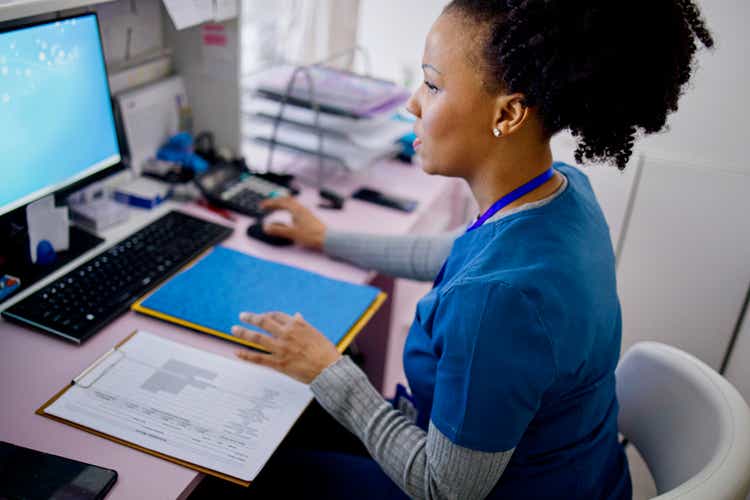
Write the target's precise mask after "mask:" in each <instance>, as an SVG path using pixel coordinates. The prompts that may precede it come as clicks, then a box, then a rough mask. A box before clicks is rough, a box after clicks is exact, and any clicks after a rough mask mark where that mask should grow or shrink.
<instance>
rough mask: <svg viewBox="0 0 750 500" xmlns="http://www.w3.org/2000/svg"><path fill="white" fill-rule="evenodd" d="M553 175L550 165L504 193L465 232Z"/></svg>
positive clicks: (479, 224) (553, 170)
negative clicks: (527, 180) (542, 171)
mask: <svg viewBox="0 0 750 500" xmlns="http://www.w3.org/2000/svg"><path fill="white" fill-rule="evenodd" d="M553 175H555V169H553V168H552V167H550V168H549V169H547V170H546V171H545V172H544V173H542V174H540V175H538V176H536V177H534V178H533V179H531V180H530V181H529V182H527V183H526V184H523V185H521V186H519V187H517V188H516V189H514V190H513V191H511V192H510V193H508V194H506V195H505V196H503V197H502V198H500V199H499V200H497V201H496V202H495V203H493V204H492V206H491V207H490V208H488V209H487V211H486V212H485V213H483V214H482V215H481V216H480V217H479V219H477V220H476V222H474V224H472V225H471V226H470V227H469V229H467V230H466V232H467V233H468V232H469V231H473V230H474V229H476V228H478V227H479V226H481V225H482V224H484V223H485V222H487V219H489V218H490V217H492V216H493V215H495V214H496V213H498V212H499V211H500V210H502V209H503V208H505V207H507V206H508V205H510V204H511V203H513V202H514V201H516V200H517V199H519V198H521V197H522V196H524V195H526V194H529V193H530V192H532V191H533V190H535V189H536V188H538V187H539V186H541V185H542V184H544V183H545V182H547V181H548V180H550V179H551V178H552V176H553Z"/></svg>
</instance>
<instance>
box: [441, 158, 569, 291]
mask: <svg viewBox="0 0 750 500" xmlns="http://www.w3.org/2000/svg"><path fill="white" fill-rule="evenodd" d="M553 175H555V169H553V168H552V167H550V168H549V169H548V170H546V171H545V172H544V173H543V174H541V175H538V176H536V177H534V178H533V179H531V180H530V181H529V182H527V183H526V184H523V185H522V186H520V187H517V188H516V189H514V190H513V191H511V192H510V193H508V194H506V195H505V196H503V197H502V198H500V199H499V200H497V201H496V202H495V203H493V204H492V206H491V207H490V208H489V209H487V211H486V212H485V213H483V214H482V215H481V216H480V217H479V218H478V219H477V221H476V222H474V224H472V225H471V226H470V227H469V229H467V230H466V232H467V233H468V232H469V231H472V230H474V229H476V228H478V227H479V226H481V225H482V224H484V223H485V222H487V219H489V218H490V217H492V216H493V215H495V214H496V213H498V212H499V211H500V210H502V209H503V208H505V207H507V206H508V205H510V204H511V203H513V202H514V201H516V200H517V199H519V198H520V197H522V196H523V195H525V194H528V193H530V192H532V191H533V190H535V189H536V188H538V187H539V186H541V185H542V184H544V183H545V182H547V181H548V180H550V179H551V178H552V176H553ZM445 266H446V263H443V267H441V268H440V272H438V275H437V277H436V278H435V282H434V283H433V284H432V286H433V288H434V287H436V286H437V285H438V284H439V283H440V282H441V281H443V275H445Z"/></svg>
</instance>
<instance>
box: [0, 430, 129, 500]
mask: <svg viewBox="0 0 750 500" xmlns="http://www.w3.org/2000/svg"><path fill="white" fill-rule="evenodd" d="M115 481H117V472H115V471H114V470H112V469H105V468H102V467H97V466H96V465H91V464H85V463H83V462H77V461H76V460H71V459H69V458H63V457H58V456H57V455H50V454H48V453H42V452H39V451H35V450H30V449H28V448H22V447H20V446H16V445H12V444H10V443H5V442H2V441H0V499H6V498H7V499H8V500H15V499H21V498H23V499H24V500H25V499H29V500H32V499H48V498H50V499H56V500H68V499H76V500H78V499H80V500H89V499H90V500H96V499H100V498H104V496H105V495H106V494H107V492H108V491H109V490H110V489H111V488H112V485H114V484H115Z"/></svg>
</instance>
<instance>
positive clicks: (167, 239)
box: [2, 211, 232, 344]
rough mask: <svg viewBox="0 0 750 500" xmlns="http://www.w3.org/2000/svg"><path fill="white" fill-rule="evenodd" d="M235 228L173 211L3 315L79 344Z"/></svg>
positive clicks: (8, 318) (10, 308) (17, 304)
mask: <svg viewBox="0 0 750 500" xmlns="http://www.w3.org/2000/svg"><path fill="white" fill-rule="evenodd" d="M231 233H232V229H231V228H228V227H226V226H222V225H219V224H214V223H213V222H208V221H205V220H202V219H198V218H196V217H192V216H190V215H186V214H184V213H182V212H175V211H172V212H169V213H167V214H166V215H164V216H163V217H161V218H159V219H157V220H155V221H154V222H152V223H151V224H149V225H147V226H146V227H144V228H143V229H141V230H140V231H138V232H137V233H135V234H133V235H132V236H130V237H128V238H126V239H125V240H123V241H121V242H119V243H117V244H116V245H114V246H112V247H111V248H110V249H108V250H106V251H105V252H103V253H101V254H99V255H97V256H96V257H94V258H92V259H90V260H88V261H87V262H84V263H83V264H81V265H80V266H78V267H77V268H76V269H74V270H72V271H70V272H69V273H68V274H66V275H65V276H63V277H61V278H59V279H57V280H56V281H54V282H52V283H50V284H49V285H47V286H45V287H44V288H41V289H39V290H37V291H36V292H34V293H33V294H32V295H29V296H28V297H26V298H25V299H23V300H21V301H20V302H18V303H16V304H14V305H12V306H11V307H9V308H8V309H6V310H5V311H3V313H2V315H3V317H4V318H5V319H7V320H8V321H12V322H15V323H20V324H23V325H25V326H30V327H32V328H35V329H37V330H42V331H44V332H48V333H52V334H55V335H58V336H61V337H64V338H66V339H68V340H71V341H73V342H76V343H79V344H80V343H81V342H83V341H84V340H86V339H87V338H89V337H91V336H92V335H93V334H94V333H96V332H97V331H99V330H101V329H102V328H103V327H104V326H106V325H107V324H108V323H109V322H111V321H112V320H113V319H115V318H116V317H117V316H119V315H120V314H122V313H123V312H125V311H127V310H128V308H129V307H130V306H131V304H133V302H135V301H136V300H137V299H138V298H140V297H141V296H143V295H144V294H145V293H146V292H148V291H149V290H151V289H152V288H154V287H155V286H156V285H158V284H159V283H161V282H162V281H164V280H165V279H166V278H167V277H169V276H170V275H172V274H174V273H175V272H176V271H178V270H179V269H180V268H181V267H183V266H184V265H185V264H187V263H188V262H190V261H191V260H192V259H194V258H195V257H197V256H198V255H200V254H201V253H202V252H203V251H204V250H206V249H207V248H209V247H211V246H213V245H215V244H216V243H218V242H220V241H221V240H223V239H225V238H226V237H228V236H229V235H230V234H231Z"/></svg>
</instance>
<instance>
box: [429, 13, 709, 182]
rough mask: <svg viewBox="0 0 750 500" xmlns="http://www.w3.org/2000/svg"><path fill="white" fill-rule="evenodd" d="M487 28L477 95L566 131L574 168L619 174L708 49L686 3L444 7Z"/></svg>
mask: <svg viewBox="0 0 750 500" xmlns="http://www.w3.org/2000/svg"><path fill="white" fill-rule="evenodd" d="M444 12H446V13H454V14H458V15H460V16H462V17H463V18H464V19H465V20H467V21H469V22H471V23H472V24H476V25H479V26H482V27H485V28H487V29H485V30H484V32H483V33H484V36H482V37H480V40H481V41H480V43H481V46H482V55H483V57H482V58H481V61H480V63H481V65H482V66H484V68H483V70H484V71H485V72H486V77H488V78H485V79H486V82H485V87H487V90H488V91H490V92H497V91H499V90H501V89H504V90H507V91H509V92H519V93H522V94H524V95H525V97H526V104H527V105H528V106H538V109H539V113H540V116H541V119H542V122H543V126H544V129H545V131H546V133H547V134H548V135H549V137H551V136H552V135H554V134H555V133H557V132H559V131H561V130H563V129H570V130H571V132H572V133H573V135H574V136H576V137H577V138H578V147H577V149H576V153H575V158H576V161H578V162H579V163H582V162H584V161H601V162H613V163H614V164H615V165H617V167H618V168H619V169H621V170H622V169H624V168H625V165H626V164H627V162H628V160H629V158H630V156H631V154H632V152H633V143H634V141H635V139H636V136H637V134H638V133H639V132H641V131H642V132H644V133H654V132H658V131H660V130H661V129H662V128H664V125H665V123H666V120H667V115H668V114H669V113H670V112H673V111H676V110H677V102H678V100H679V97H680V95H681V94H682V92H683V89H684V86H685V84H686V83H687V82H688V80H689V79H690V76H691V74H692V72H693V66H694V55H695V52H696V50H697V46H696V39H698V40H699V41H700V42H701V43H702V44H703V45H705V46H706V47H709V48H710V47H713V44H714V41H713V38H712V36H711V33H710V32H709V31H708V29H707V28H706V26H705V24H704V22H703V20H702V18H701V15H700V12H699V10H698V8H697V7H696V5H695V4H694V3H693V1H692V0H627V1H625V0H453V1H452V2H451V3H450V4H448V6H447V7H446V8H445V10H444Z"/></svg>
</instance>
